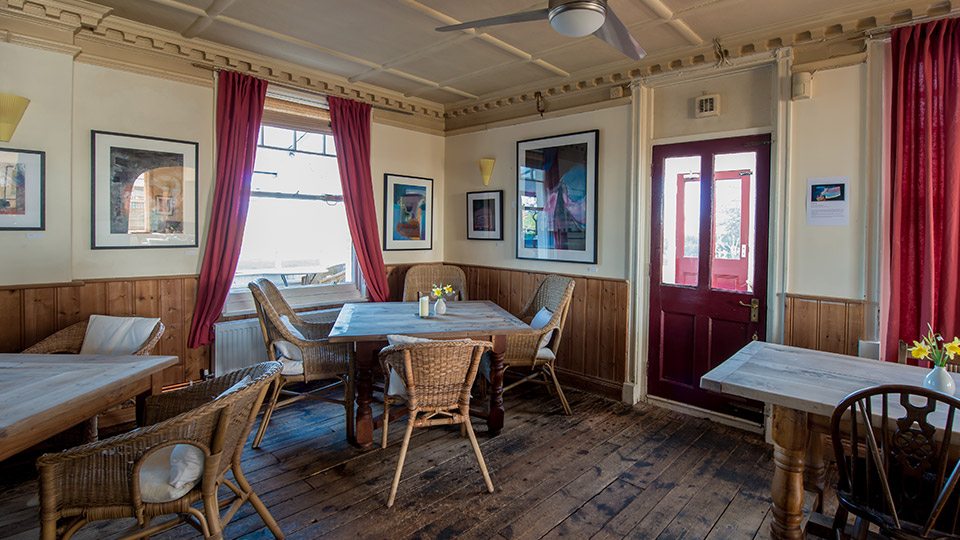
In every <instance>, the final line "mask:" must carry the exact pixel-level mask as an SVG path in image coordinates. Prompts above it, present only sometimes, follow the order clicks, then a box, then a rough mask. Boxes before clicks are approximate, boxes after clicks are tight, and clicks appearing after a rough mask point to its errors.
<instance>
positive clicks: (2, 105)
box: [0, 94, 30, 142]
mask: <svg viewBox="0 0 960 540" xmlns="http://www.w3.org/2000/svg"><path fill="white" fill-rule="evenodd" d="M29 104H30V100H29V99H27V98H25V97H20V96H15V95H13V94H0V141H3V142H10V139H11V138H12V137H13V132H14V131H16V129H17V124H19V123H20V119H21V118H23V111H25V110H27V105H29Z"/></svg>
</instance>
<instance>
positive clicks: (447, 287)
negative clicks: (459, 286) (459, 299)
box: [443, 285, 453, 294]
mask: <svg viewBox="0 0 960 540" xmlns="http://www.w3.org/2000/svg"><path fill="white" fill-rule="evenodd" d="M443 292H445V293H447V294H450V293H452V292H453V287H451V286H450V285H444V286H443Z"/></svg>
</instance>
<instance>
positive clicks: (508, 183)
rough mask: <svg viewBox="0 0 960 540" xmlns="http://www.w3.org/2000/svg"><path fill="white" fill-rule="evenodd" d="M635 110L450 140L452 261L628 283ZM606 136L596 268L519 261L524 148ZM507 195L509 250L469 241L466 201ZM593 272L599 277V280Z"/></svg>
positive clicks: (447, 202) (448, 256) (448, 253)
mask: <svg viewBox="0 0 960 540" xmlns="http://www.w3.org/2000/svg"><path fill="white" fill-rule="evenodd" d="M629 121H630V107H629V106H621V107H613V108H609V109H603V110H599V111H593V112H585V113H580V114H575V115H570V116H564V117H560V118H551V119H546V120H537V121H534V122H528V123H525V124H519V125H514V126H507V127H500V128H494V129H490V130H486V131H478V132H472V133H465V134H462V135H455V136H452V137H448V138H447V141H446V145H447V148H446V166H445V167H444V175H445V178H446V196H445V197H444V199H443V201H444V206H445V207H446V209H447V212H446V216H447V218H446V229H447V232H448V234H447V238H446V242H445V244H444V249H445V252H444V255H445V260H446V261H449V262H451V263H464V264H479V265H488V266H497V267H503V268H516V269H523V270H532V271H541V272H559V273H564V274H583V275H597V276H603V277H611V278H625V277H626V276H627V263H626V253H627V251H628V250H627V234H626V230H625V229H624V227H626V226H628V225H627V222H628V216H629V214H628V210H629V207H628V205H629V201H628V200H627V199H628V197H627V196H626V193H627V182H628V178H627V170H628V165H629V155H630V154H629V148H628V147H629V137H628V127H629ZM591 129H599V130H600V137H599V152H600V159H599V162H598V165H597V168H598V171H597V196H598V212H597V215H598V221H599V223H598V225H599V227H598V249H597V264H591V265H587V264H578V263H565V262H556V261H534V260H528V259H517V258H516V249H517V243H516V234H517V225H516V219H517V209H516V202H517V193H516V190H517V164H516V160H517V141H521V140H525V139H534V138H538V137H548V136H552V135H562V134H564V133H573V132H577V131H586V130H591ZM489 157H492V158H496V160H497V162H496V164H495V165H494V168H493V175H492V176H491V178H490V185H489V186H486V187H485V186H484V185H483V182H482V181H481V179H480V170H479V168H478V165H477V160H478V159H480V158H489ZM496 189H502V190H503V204H504V235H503V241H502V242H495V241H490V240H467V217H466V206H467V203H466V194H467V192H468V191H485V190H496ZM590 269H595V270H596V272H593V271H591V270H590Z"/></svg>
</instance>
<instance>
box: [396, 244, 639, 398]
mask: <svg viewBox="0 0 960 540" xmlns="http://www.w3.org/2000/svg"><path fill="white" fill-rule="evenodd" d="M448 264H453V263H448ZM411 266H414V265H410V264H404V265H391V266H387V283H388V284H389V286H390V298H391V299H393V300H399V299H400V298H402V296H403V280H404V278H405V276H406V273H407V270H408V269H409V268H410V267H411ZM456 266H459V267H460V268H462V269H463V273H464V274H465V276H466V279H467V295H468V297H469V298H470V299H471V300H490V301H492V302H494V303H496V304H497V305H499V306H500V307H502V308H503V309H505V310H507V311H509V312H510V313H513V314H516V313H518V312H519V311H520V309H521V308H523V305H524V302H525V301H526V300H527V299H528V298H530V297H531V296H532V295H533V293H534V291H536V289H537V286H538V285H539V284H540V282H541V281H543V279H544V278H545V277H546V276H547V275H548V274H547V273H543V272H531V271H526V270H516V269H508V268H492V267H488V266H478V265H465V264H457V265H456ZM569 277H572V278H573V279H574V282H575V283H576V285H575V286H574V289H573V299H572V300H571V303H570V311H569V313H568V315H567V324H566V326H565V327H564V329H563V339H561V341H560V348H559V350H558V351H557V352H558V355H557V364H556V365H557V372H558V375H559V376H560V378H561V381H562V382H563V383H564V384H568V385H570V386H573V387H575V388H580V389H582V390H587V391H590V392H594V393H597V394H601V395H604V396H607V397H610V398H612V399H618V400H619V399H620V397H621V392H622V387H623V381H624V380H625V379H624V378H625V374H626V366H627V319H628V316H627V315H628V313H627V310H628V309H629V285H628V283H627V281H626V280H623V279H608V278H595V277H587V276H569Z"/></svg>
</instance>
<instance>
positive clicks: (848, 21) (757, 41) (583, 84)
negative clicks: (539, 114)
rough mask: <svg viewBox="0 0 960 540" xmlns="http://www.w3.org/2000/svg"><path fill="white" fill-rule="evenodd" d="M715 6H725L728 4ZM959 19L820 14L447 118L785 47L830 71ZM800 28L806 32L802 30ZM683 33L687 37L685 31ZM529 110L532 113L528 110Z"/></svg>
mask: <svg viewBox="0 0 960 540" xmlns="http://www.w3.org/2000/svg"><path fill="white" fill-rule="evenodd" d="M714 1H715V2H716V3H720V2H722V1H723V0H714ZM651 2H657V0H645V3H647V4H648V5H649V4H650V3H651ZM958 13H960V8H958V9H957V10H953V9H952V8H951V4H950V2H942V1H938V2H931V1H929V0H920V1H918V0H901V1H898V2H891V3H887V4H883V5H881V6H877V7H875V8H872V10H871V12H870V14H864V13H863V12H854V13H848V12H845V11H843V10H841V11H839V12H835V13H832V12H827V13H819V14H817V15H816V16H811V17H809V18H806V19H804V20H802V21H799V22H798V21H792V22H791V23H789V24H784V25H781V26H779V27H774V28H767V29H764V30H763V34H760V33H758V32H749V33H739V34H733V35H730V36H726V37H725V38H724V41H723V43H719V46H718V44H717V43H703V44H701V45H700V46H696V47H690V46H683V47H678V48H675V49H671V50H668V51H664V52H662V53H659V54H653V55H650V56H647V57H645V58H644V59H643V60H642V61H641V62H638V63H637V64H635V65H634V66H632V67H628V68H625V69H621V70H619V71H614V72H600V73H597V72H590V73H574V74H571V76H570V79H563V80H559V81H558V83H557V84H556V85H555V86H549V87H544V86H530V87H528V88H525V89H523V90H522V91H520V92H515V93H513V94H511V95H507V96H503V95H498V96H487V97H486V99H481V100H480V101H471V102H460V103H457V104H453V105H450V106H448V107H447V109H446V112H445V113H444V118H446V119H447V121H448V126H449V125H450V124H451V123H452V124H454V125H456V126H457V127H461V126H463V125H464V124H469V123H471V122H470V121H469V120H468V119H467V118H466V117H469V116H472V115H478V116H483V115H484V113H490V112H491V111H493V110H496V109H504V108H509V107H513V106H518V105H523V104H526V105H529V103H530V102H532V101H534V100H535V95H536V93H537V92H540V93H541V95H542V96H544V98H547V99H549V98H550V97H561V96H570V95H571V94H575V93H578V92H586V91H591V90H592V91H593V92H594V93H595V94H597V92H596V90H597V89H600V88H604V87H611V88H612V89H613V88H615V87H620V86H623V85H625V84H627V83H629V81H631V80H632V79H637V78H644V77H648V76H658V75H661V74H666V73H670V72H680V71H682V70H686V69H689V68H691V67H702V66H704V65H711V64H713V65H716V66H718V67H721V64H722V63H723V62H724V60H730V59H733V58H739V57H744V56H751V55H755V54H758V53H766V52H768V51H774V50H776V49H780V48H783V47H792V48H793V49H794V52H795V54H796V55H797V57H798V62H800V63H802V65H805V66H818V65H829V64H830V62H828V60H829V59H831V58H836V57H852V55H856V54H861V53H862V52H863V51H864V50H865V49H864V47H865V45H864V43H865V40H866V39H867V38H868V37H870V35H871V34H875V33H878V32H883V31H886V30H887V29H889V28H890V27H892V26H899V25H903V24H909V23H911V22H914V21H916V22H920V21H921V20H923V19H927V18H941V17H946V16H951V15H957V14H958ZM798 27H799V28H801V30H797V28H798ZM678 31H680V32H681V33H682V31H681V30H679V29H678ZM721 51H722V52H721ZM721 55H722V56H721ZM861 58H862V56H861ZM571 79H572V80H571ZM597 95H601V94H597ZM611 99H616V94H615V93H611ZM526 108H529V107H524V109H526ZM481 122H482V121H478V123H481Z"/></svg>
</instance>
